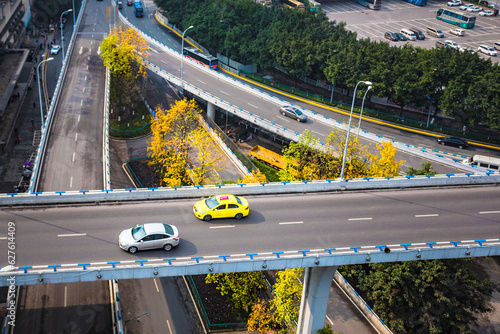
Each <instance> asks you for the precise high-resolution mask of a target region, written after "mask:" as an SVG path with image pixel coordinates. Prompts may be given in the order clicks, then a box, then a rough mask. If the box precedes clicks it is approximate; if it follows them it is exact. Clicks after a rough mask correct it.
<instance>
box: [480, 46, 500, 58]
mask: <svg viewBox="0 0 500 334" xmlns="http://www.w3.org/2000/svg"><path fill="white" fill-rule="evenodd" d="M477 51H478V52H482V53H484V54H485V55H488V56H492V57H496V56H498V53H497V52H496V51H495V49H493V48H492V47H491V46H487V45H479V48H477Z"/></svg>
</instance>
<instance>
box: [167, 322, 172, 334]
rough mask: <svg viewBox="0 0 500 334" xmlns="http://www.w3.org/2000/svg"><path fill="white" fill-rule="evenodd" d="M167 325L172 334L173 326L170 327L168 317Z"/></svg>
mask: <svg viewBox="0 0 500 334" xmlns="http://www.w3.org/2000/svg"><path fill="white" fill-rule="evenodd" d="M167 326H168V330H169V331H170V334H172V328H171V327H170V322H169V321H168V319H167Z"/></svg>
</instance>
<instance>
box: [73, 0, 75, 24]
mask: <svg viewBox="0 0 500 334" xmlns="http://www.w3.org/2000/svg"><path fill="white" fill-rule="evenodd" d="M75 26H76V17H75V0H73V31H75Z"/></svg>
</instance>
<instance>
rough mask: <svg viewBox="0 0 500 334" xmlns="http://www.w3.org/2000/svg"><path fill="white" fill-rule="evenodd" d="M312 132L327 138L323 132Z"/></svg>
mask: <svg viewBox="0 0 500 334" xmlns="http://www.w3.org/2000/svg"><path fill="white" fill-rule="evenodd" d="M312 132H314V133H316V134H318V135H320V136H323V137H326V136H325V135H324V134H322V133H321V132H318V131H314V130H312Z"/></svg>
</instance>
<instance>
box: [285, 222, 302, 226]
mask: <svg viewBox="0 0 500 334" xmlns="http://www.w3.org/2000/svg"><path fill="white" fill-rule="evenodd" d="M279 224H280V225H293V224H304V222H284V223H279Z"/></svg>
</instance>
